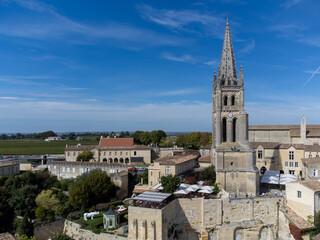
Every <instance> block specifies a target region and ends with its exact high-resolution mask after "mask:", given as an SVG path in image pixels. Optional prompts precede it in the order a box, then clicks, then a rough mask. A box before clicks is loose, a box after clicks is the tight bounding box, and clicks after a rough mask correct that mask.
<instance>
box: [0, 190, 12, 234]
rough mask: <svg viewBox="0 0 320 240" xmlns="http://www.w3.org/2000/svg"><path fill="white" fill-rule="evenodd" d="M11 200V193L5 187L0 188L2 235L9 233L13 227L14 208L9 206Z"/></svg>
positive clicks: (0, 225)
mask: <svg viewBox="0 0 320 240" xmlns="http://www.w3.org/2000/svg"><path fill="white" fill-rule="evenodd" d="M9 198H10V194H9V192H8V191H7V190H6V189H5V188H4V187H0V233H1V232H7V231H9V230H10V229H11V227H12V223H13V219H14V213H13V208H12V207H10V205H9V204H8V200H9Z"/></svg>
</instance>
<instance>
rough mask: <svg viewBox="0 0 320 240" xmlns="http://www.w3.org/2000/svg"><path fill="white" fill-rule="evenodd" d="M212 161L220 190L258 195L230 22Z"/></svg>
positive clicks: (216, 89)
mask: <svg viewBox="0 0 320 240" xmlns="http://www.w3.org/2000/svg"><path fill="white" fill-rule="evenodd" d="M212 161H213V164H214V165H215V167H216V171H217V182H218V183H220V187H221V188H223V189H224V190H226V191H227V192H229V193H231V194H238V195H246V194H249V195H251V194H252V195H253V196H256V195H257V194H259V171H258V169H257V167H256V155H255V150H254V148H253V147H252V145H251V144H250V142H249V141H248V114H247V113H246V112H245V109H244V88H243V70H242V67H241V68H240V73H239V78H238V76H237V70H236V63H235V58H234V53H233V47H232V41H231V34H230V28H229V21H228V19H227V24H226V32H225V36H224V42H223V49H222V54H221V60H220V66H219V70H218V76H216V73H214V79H213V92H212Z"/></svg>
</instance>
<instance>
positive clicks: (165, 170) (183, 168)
mask: <svg viewBox="0 0 320 240" xmlns="http://www.w3.org/2000/svg"><path fill="white" fill-rule="evenodd" d="M198 157H199V156H198V154H182V155H180V154H179V155H175V156H166V157H162V158H158V159H156V160H154V162H153V164H151V165H150V166H149V167H148V185H149V187H152V186H154V185H156V184H157V183H159V182H160V178H161V176H167V175H169V174H171V175H176V176H180V175H182V174H183V173H185V172H187V171H189V170H191V169H193V168H194V167H196V165H197V162H196V160H197V159H198Z"/></svg>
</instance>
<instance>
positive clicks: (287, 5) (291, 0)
mask: <svg viewBox="0 0 320 240" xmlns="http://www.w3.org/2000/svg"><path fill="white" fill-rule="evenodd" d="M301 2H303V0H286V2H285V3H284V4H283V5H282V6H283V7H285V8H290V7H292V6H294V5H297V4H298V3H301Z"/></svg>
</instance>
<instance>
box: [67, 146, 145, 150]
mask: <svg viewBox="0 0 320 240" xmlns="http://www.w3.org/2000/svg"><path fill="white" fill-rule="evenodd" d="M94 149H100V150H151V147H149V146H144V145H132V146H100V145H77V146H68V147H66V148H65V151H85V150H94Z"/></svg>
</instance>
